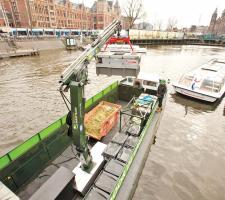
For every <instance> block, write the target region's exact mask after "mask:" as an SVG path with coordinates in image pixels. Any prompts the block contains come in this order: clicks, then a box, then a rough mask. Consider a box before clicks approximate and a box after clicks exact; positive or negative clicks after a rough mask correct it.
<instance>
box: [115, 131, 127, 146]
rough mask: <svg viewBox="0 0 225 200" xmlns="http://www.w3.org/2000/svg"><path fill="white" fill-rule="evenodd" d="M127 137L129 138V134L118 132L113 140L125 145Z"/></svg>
mask: <svg viewBox="0 0 225 200" xmlns="http://www.w3.org/2000/svg"><path fill="white" fill-rule="evenodd" d="M127 138H128V135H126V134H124V133H119V132H118V133H116V134H115V136H114V137H113V139H112V142H113V143H117V144H120V145H123V144H124V143H125V141H126V140H127Z"/></svg>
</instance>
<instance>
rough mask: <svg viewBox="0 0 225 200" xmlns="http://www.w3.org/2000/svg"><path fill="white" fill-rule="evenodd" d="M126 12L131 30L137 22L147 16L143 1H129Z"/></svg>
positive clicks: (125, 8)
mask: <svg viewBox="0 0 225 200" xmlns="http://www.w3.org/2000/svg"><path fill="white" fill-rule="evenodd" d="M124 12H125V14H126V17H127V19H128V22H129V28H132V27H133V26H134V23H135V21H136V20H138V19H141V18H144V17H145V16H146V13H145V12H144V7H143V2H142V0H127V3H126V6H125V7H124Z"/></svg>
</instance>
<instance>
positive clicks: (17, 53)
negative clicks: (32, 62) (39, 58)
mask: <svg viewBox="0 0 225 200" xmlns="http://www.w3.org/2000/svg"><path fill="white" fill-rule="evenodd" d="M36 55H39V51H38V50H37V49H16V50H10V51H7V52H3V53H0V59H1V58H13V57H22V56H36Z"/></svg>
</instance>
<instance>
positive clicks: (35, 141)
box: [0, 79, 166, 199]
mask: <svg viewBox="0 0 225 200" xmlns="http://www.w3.org/2000/svg"><path fill="white" fill-rule="evenodd" d="M126 82H127V80H126V79H124V80H123V81H121V82H115V83H113V84H111V85H109V86H108V87H106V88H105V89H104V90H102V91H100V92H99V93H97V94H96V95H94V96H93V97H91V98H89V99H88V100H87V101H86V103H85V110H86V112H88V111H90V110H91V109H93V108H94V107H95V106H96V105H98V103H99V102H101V101H103V100H104V101H108V102H113V103H116V104H120V105H121V106H122V107H124V108H126V105H127V103H128V102H129V101H130V100H131V99H132V97H134V96H136V97H139V96H140V95H141V94H142V93H143V92H144V93H147V94H149V95H151V96H153V97H154V95H152V93H151V92H150V90H149V91H148V90H145V91H144V88H136V87H134V86H132V85H130V84H126ZM155 98H156V97H155ZM165 99H166V98H164V101H165ZM157 104H158V103H157V101H154V103H153V104H152V108H151V112H150V113H149V114H148V115H147V117H146V118H145V121H144V123H143V125H142V128H141V129H140V130H139V132H138V134H137V136H133V135H132V134H130V133H129V132H127V128H128V125H127V124H124V123H123V121H122V120H121V122H122V124H121V126H122V127H123V130H122V131H121V132H120V133H118V132H119V129H120V123H119V122H118V123H117V125H116V126H115V127H114V128H113V129H112V130H111V131H110V132H109V133H108V134H107V136H105V137H104V138H103V139H102V141H101V142H103V143H104V144H106V145H109V144H112V143H113V144H115V145H114V146H115V147H112V145H111V148H112V149H113V150H111V151H115V150H117V151H116V152H117V153H115V154H114V155H111V154H112V153H111V154H110V150H109V151H108V152H105V155H106V156H105V160H104V166H103V168H102V170H101V173H100V174H99V175H98V176H97V177H96V179H95V181H94V183H93V184H92V185H91V189H90V190H89V191H88V193H86V195H84V196H82V195H81V194H80V193H79V192H76V191H75V190H72V194H73V198H74V197H76V198H77V199H82V198H84V199H99V197H100V196H102V195H103V197H102V198H100V199H129V198H130V197H132V195H133V193H134V191H135V188H136V186H137V183H138V179H139V176H140V174H141V171H142V168H143V166H144V163H145V160H146V158H147V156H148V153H149V150H150V147H151V144H152V143H153V140H154V136H155V134H156V131H157V128H158V126H159V124H160V119H161V117H162V114H163V112H161V113H157V112H156V108H157ZM164 105H165V102H164ZM121 112H123V109H122V110H121ZM122 115H123V114H122ZM67 132H68V125H67V124H66V115H65V116H63V117H62V118H60V119H59V120H57V121H55V122H54V123H52V124H51V125H50V126H48V127H47V128H46V129H44V130H42V131H40V132H39V133H37V134H35V135H34V136H32V137H31V138H30V139H28V140H27V141H25V142H24V143H23V144H21V145H19V146H18V147H16V148H15V149H13V150H12V151H10V152H8V153H7V154H6V155H4V156H2V157H1V158H0V169H1V170H0V179H1V182H2V183H3V184H4V185H5V186H7V187H8V188H9V189H10V190H11V191H13V192H15V193H16V194H17V195H18V196H19V197H20V198H21V199H29V198H31V196H32V195H34V194H35V192H36V191H38V189H39V188H40V187H41V186H42V185H45V184H46V182H47V181H48V180H49V178H50V177H51V176H53V175H54V174H55V173H57V170H59V169H60V167H62V166H63V167H65V168H66V169H68V170H70V171H71V172H72V170H73V169H74V167H75V166H76V165H77V164H78V163H79V160H78V157H77V151H76V148H75V147H74V146H73V144H72V141H71V139H70V138H69V137H68V136H67ZM116 134H121V135H125V138H126V139H125V140H124V141H123V142H122V143H121V144H118V142H112V138H114V137H115V135H116ZM117 137H122V136H117ZM131 138H135V141H134V142H133V141H130V140H131ZM114 140H116V138H114ZM129 141H130V143H131V144H132V146H130V145H127V143H129ZM96 142H97V141H96V140H93V139H91V140H90V141H89V145H90V146H93V145H94V144H95V143H96ZM132 142H133V143H132ZM125 144H126V145H125ZM124 151H125V152H124ZM119 152H120V154H119ZM121 155H122V158H121ZM119 156H120V157H119ZM124 158H125V159H124ZM115 169H116V170H115ZM102 177H103V178H102ZM104 177H106V178H104ZM61 178H62V177H61ZM62 179H63V178H62ZM102 179H103V183H104V184H102V182H101V181H102ZM104 179H105V180H104ZM61 181H62V180H61ZM107 183H108V184H109V185H107ZM102 185H105V186H104V187H103V189H102V188H101V187H102ZM47 186H48V185H47ZM112 186H113V187H112ZM47 190H48V191H53V192H54V193H55V194H58V192H59V191H55V184H54V185H51V189H50V188H49V186H48V187H47ZM124 191H126V192H124ZM42 194H43V193H42ZM43 195H44V194H43ZM42 197H43V196H42ZM92 197H93V198H92ZM96 197H98V198H96ZM76 198H75V199H76ZM42 199H44V198H42ZM64 199H67V198H65V197H64ZM68 199H70V198H68ZM71 199H72V198H71Z"/></svg>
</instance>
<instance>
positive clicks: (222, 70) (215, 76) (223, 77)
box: [173, 59, 225, 102]
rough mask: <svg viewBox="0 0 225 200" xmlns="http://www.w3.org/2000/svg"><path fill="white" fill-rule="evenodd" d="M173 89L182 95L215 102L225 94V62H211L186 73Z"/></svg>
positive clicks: (216, 60) (217, 60) (215, 60)
mask: <svg viewBox="0 0 225 200" xmlns="http://www.w3.org/2000/svg"><path fill="white" fill-rule="evenodd" d="M173 87H174V89H175V91H176V92H178V93H180V94H183V95H186V96H189V97H193V98H196V99H200V100H203V101H207V102H215V101H216V100H218V99H220V98H221V97H222V96H223V94H224V93H225V60H219V59H213V60H210V61H209V62H208V63H206V64H203V65H201V66H200V67H198V68H197V69H195V70H193V71H191V72H188V73H185V74H184V75H183V76H182V77H181V78H180V80H179V81H178V82H177V83H174V84H173Z"/></svg>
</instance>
